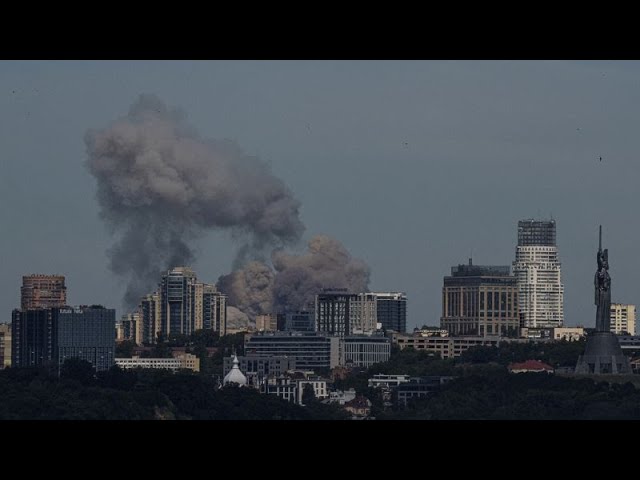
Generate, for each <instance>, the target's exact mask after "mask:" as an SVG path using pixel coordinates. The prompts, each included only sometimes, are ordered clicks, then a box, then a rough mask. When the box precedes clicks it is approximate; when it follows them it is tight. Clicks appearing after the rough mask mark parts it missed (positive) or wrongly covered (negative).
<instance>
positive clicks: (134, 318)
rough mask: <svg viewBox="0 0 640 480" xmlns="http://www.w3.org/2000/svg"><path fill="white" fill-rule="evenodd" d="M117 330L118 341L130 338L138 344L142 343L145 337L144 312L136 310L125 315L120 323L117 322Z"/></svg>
mask: <svg viewBox="0 0 640 480" xmlns="http://www.w3.org/2000/svg"><path fill="white" fill-rule="evenodd" d="M116 332H117V335H116V339H117V340H118V341H122V340H128V341H131V342H134V343H136V344H137V345H142V343H143V339H144V323H143V321H142V313H141V312H139V311H136V312H133V313H127V314H126V315H123V316H122V319H121V320H120V322H119V324H116Z"/></svg>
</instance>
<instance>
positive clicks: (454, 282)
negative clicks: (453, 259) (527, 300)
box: [440, 259, 520, 337]
mask: <svg viewBox="0 0 640 480" xmlns="http://www.w3.org/2000/svg"><path fill="white" fill-rule="evenodd" d="M519 325H520V320H519V316H518V287H517V284H516V278H515V277H513V276H512V275H510V272H509V267H508V266H484V265H473V263H472V261H471V259H469V264H468V265H458V266H457V267H451V276H449V277H444V287H443V289H442V317H441V318H440V327H441V328H442V329H445V330H447V331H448V332H449V335H477V336H480V337H485V336H493V335H500V336H505V337H506V336H509V337H517V336H518V330H519Z"/></svg>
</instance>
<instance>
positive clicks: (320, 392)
mask: <svg viewBox="0 0 640 480" xmlns="http://www.w3.org/2000/svg"><path fill="white" fill-rule="evenodd" d="M296 383H297V387H298V389H297V394H298V396H297V401H298V405H304V403H302V396H303V394H304V390H305V387H306V386H307V385H311V387H312V388H313V394H314V395H315V397H316V399H318V400H324V399H326V398H329V393H328V392H327V381H326V380H322V379H321V378H315V379H309V380H296Z"/></svg>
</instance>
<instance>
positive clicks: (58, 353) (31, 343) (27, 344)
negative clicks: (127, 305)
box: [11, 305, 115, 372]
mask: <svg viewBox="0 0 640 480" xmlns="http://www.w3.org/2000/svg"><path fill="white" fill-rule="evenodd" d="M114 331H115V310H113V309H107V308H104V307H102V306H99V305H93V306H91V307H87V306H81V307H75V308H71V307H64V308H48V309H31V310H26V311H21V310H14V311H13V313H12V322H11V335H12V345H11V348H12V367H35V366H45V367H48V368H51V369H52V370H54V371H57V372H59V369H60V367H61V366H62V364H63V363H64V361H65V360H66V359H67V358H80V359H82V360H87V361H88V362H90V363H91V364H92V365H93V367H94V368H95V369H96V370H97V371H102V370H108V369H109V368H110V367H111V366H112V365H113V363H114V362H113V359H114V349H115V335H114Z"/></svg>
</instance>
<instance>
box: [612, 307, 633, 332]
mask: <svg viewBox="0 0 640 480" xmlns="http://www.w3.org/2000/svg"><path fill="white" fill-rule="evenodd" d="M610 329H611V332H612V333H615V334H616V335H635V334H636V306H635V305H624V304H622V303H612V304H611V325H610Z"/></svg>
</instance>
